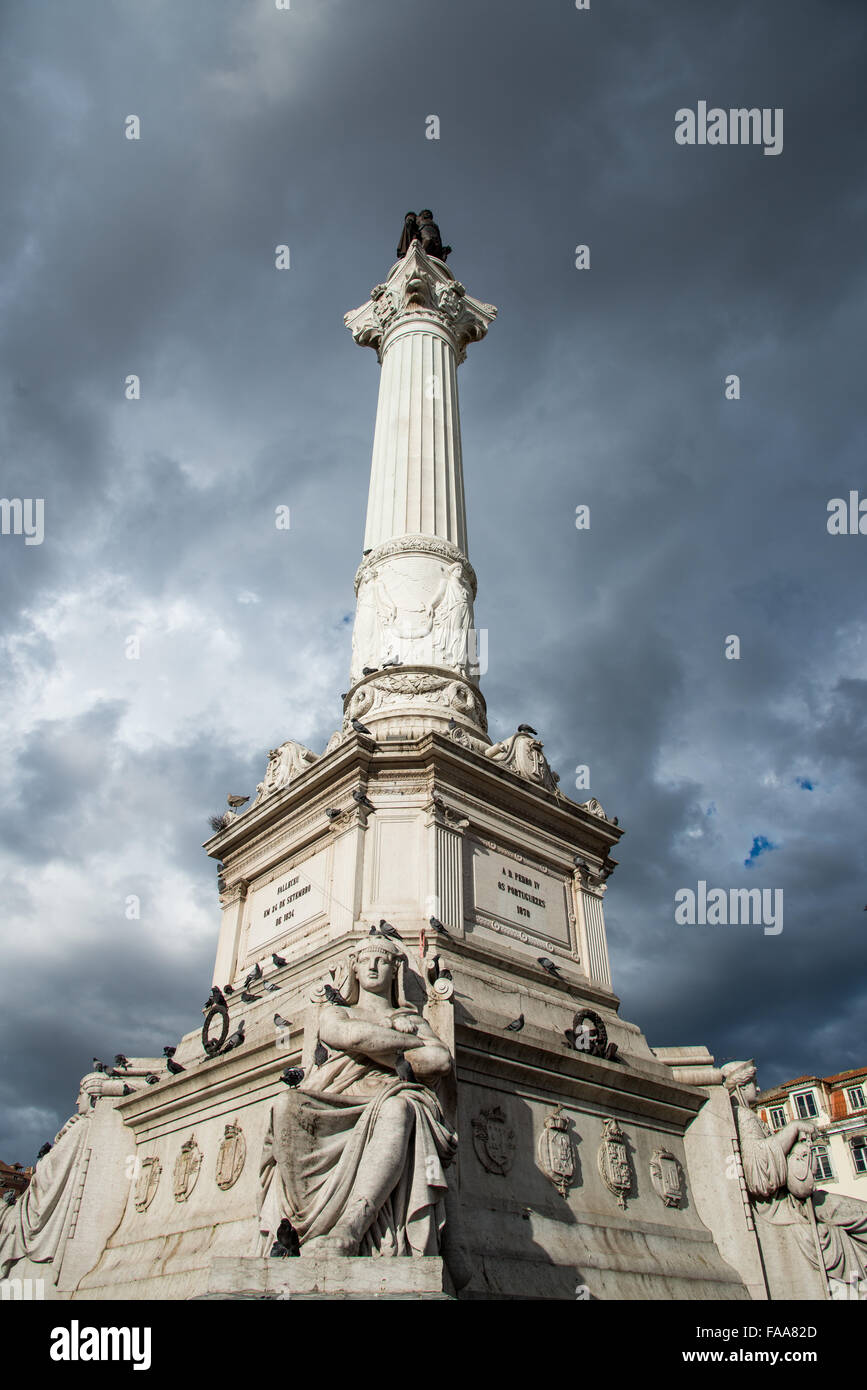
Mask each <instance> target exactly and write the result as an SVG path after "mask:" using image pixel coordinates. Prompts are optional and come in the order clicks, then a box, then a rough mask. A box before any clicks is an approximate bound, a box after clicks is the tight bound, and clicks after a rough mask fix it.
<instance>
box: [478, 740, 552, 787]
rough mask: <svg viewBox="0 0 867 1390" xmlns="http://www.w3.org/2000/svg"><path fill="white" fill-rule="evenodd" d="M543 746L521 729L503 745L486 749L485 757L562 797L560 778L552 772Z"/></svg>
mask: <svg viewBox="0 0 867 1390" xmlns="http://www.w3.org/2000/svg"><path fill="white" fill-rule="evenodd" d="M543 746H544V745H543V744H542V743H540V741H539V739H538V738H535V737H534V736H533V735H532V734H527V733H523V732H522V731H521V730H520V729H519V730H518V732H517V733H515V734H511V735H510V737H509V738H506V739H503V741H502V743H494V744H492V745H491V747H490V748H486V749H485V757H487V758H490V759H491V760H492V762H495V763H500V764H501V765H502V766H503V767H508V768H511V769H512V771H513V772H517V773H518V775H519V776H520V777H526V779H527V781H528V782H535V783H537V785H538V786H540V787H544V788H545V790H546V791H549V792H554V794H555V795H557V796H560V795H562V793H561V792H560V788H559V786H558V783H559V781H560V778H559V777H558V775H557V773H556V772H552V770H551V767H550V765H549V763H548V759H547V758H546V757H545V754H544V753H543V752H542V748H543Z"/></svg>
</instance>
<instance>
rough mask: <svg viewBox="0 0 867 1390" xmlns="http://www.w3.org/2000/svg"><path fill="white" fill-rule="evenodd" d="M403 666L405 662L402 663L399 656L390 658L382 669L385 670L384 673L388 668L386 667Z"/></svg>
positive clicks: (383, 664)
mask: <svg viewBox="0 0 867 1390" xmlns="http://www.w3.org/2000/svg"><path fill="white" fill-rule="evenodd" d="M402 665H403V662H402V661H401V659H400V657H399V656H391V657H389V659H388V661H384V662H383V663H382V669H383V671H384V670H385V668H386V666H402Z"/></svg>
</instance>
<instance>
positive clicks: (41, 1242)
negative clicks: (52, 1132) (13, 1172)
mask: <svg viewBox="0 0 867 1390" xmlns="http://www.w3.org/2000/svg"><path fill="white" fill-rule="evenodd" d="M73 1120H74V1121H75V1122H74V1123H73V1122H72V1121H70V1122H69V1123H67V1124H66V1125H64V1127H63V1129H62V1130H61V1131H60V1134H59V1135H58V1136H57V1139H56V1140H55V1144H54V1148H53V1149H51V1151H50V1152H49V1153H47V1154H46V1155H45V1156H44V1158H40V1160H39V1162H38V1163H37V1165H36V1169H35V1171H34V1173H33V1177H32V1178H31V1179H30V1183H29V1185H28V1187H27V1188H26V1190H25V1191H24V1192H23V1193H22V1195H21V1196H20V1197H19V1198H18V1200H17V1202H16V1203H15V1205H14V1206H11V1207H6V1206H4V1207H0V1279H5V1278H6V1277H7V1275H8V1273H9V1271H10V1269H11V1268H12V1266H13V1265H14V1264H16V1262H17V1261H18V1260H22V1259H24V1258H25V1257H26V1258H28V1259H31V1260H33V1261H35V1262H36V1263H37V1264H44V1263H46V1262H47V1261H50V1260H53V1259H54V1256H55V1255H56V1254H57V1250H58V1247H59V1245H60V1238H61V1236H62V1234H63V1228H64V1225H65V1223H66V1218H67V1215H68V1214H69V1207H70V1203H71V1201H72V1195H73V1181H72V1179H73V1175H74V1173H75V1170H76V1168H77V1165H78V1161H79V1158H80V1156H81V1150H82V1148H83V1147H85V1145H86V1144H87V1140H88V1135H89V1129H90V1126H89V1125H88V1123H87V1117H86V1116H83V1115H76V1116H74V1117H73Z"/></svg>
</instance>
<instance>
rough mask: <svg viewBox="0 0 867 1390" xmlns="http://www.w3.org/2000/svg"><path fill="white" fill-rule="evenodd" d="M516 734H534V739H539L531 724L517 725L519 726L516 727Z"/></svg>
mask: <svg viewBox="0 0 867 1390" xmlns="http://www.w3.org/2000/svg"><path fill="white" fill-rule="evenodd" d="M518 733H519V734H534V735H535V737H536V738H538V737H539V735H538V734H537V733H536V730H535V729H534V728H533V726H532V724H519V725H518Z"/></svg>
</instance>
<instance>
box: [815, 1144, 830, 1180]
mask: <svg viewBox="0 0 867 1390" xmlns="http://www.w3.org/2000/svg"><path fill="white" fill-rule="evenodd" d="M813 1172H814V1173H815V1174H816V1177H817V1178H833V1176H834V1169H833V1168H832V1167H831V1159H830V1157H829V1155H828V1145H827V1144H817V1145H816V1147H815V1148H814V1149H813Z"/></svg>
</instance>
